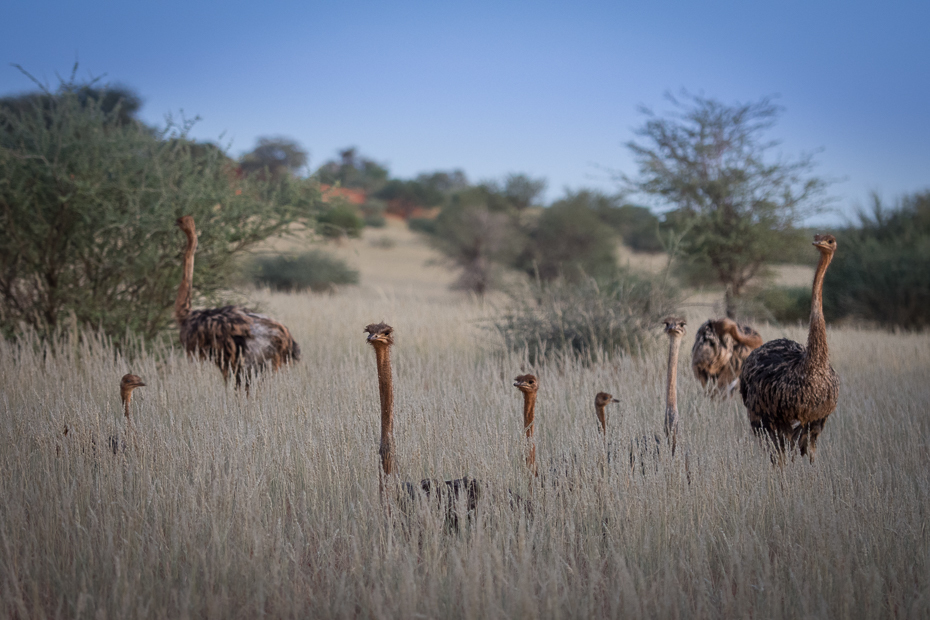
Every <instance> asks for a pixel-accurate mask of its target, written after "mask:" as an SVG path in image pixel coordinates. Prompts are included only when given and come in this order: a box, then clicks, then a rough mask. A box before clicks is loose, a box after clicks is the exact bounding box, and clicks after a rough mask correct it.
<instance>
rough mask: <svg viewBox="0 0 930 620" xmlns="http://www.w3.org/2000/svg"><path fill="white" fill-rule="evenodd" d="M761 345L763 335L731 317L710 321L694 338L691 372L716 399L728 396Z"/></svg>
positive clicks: (702, 326)
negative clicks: (744, 365)
mask: <svg viewBox="0 0 930 620" xmlns="http://www.w3.org/2000/svg"><path fill="white" fill-rule="evenodd" d="M760 346H762V336H760V335H759V332H757V331H756V330H755V329H753V328H752V327H750V326H749V325H744V324H741V323H737V322H736V321H734V320H733V319H730V318H722V319H717V320H714V319H709V320H707V321H705V322H704V324H703V325H701V326H700V327H699V328H698V330H697V334H696V335H695V337H694V346H693V347H692V348H691V369H692V370H693V371H694V376H695V377H697V380H698V381H700V382H701V386H703V387H704V388H707V389H708V390H709V391H710V392H711V393H712V394H713V395H714V396H725V397H729V396H731V395H732V393H733V391H734V390H735V389H736V388H737V386H738V385H739V374H740V371H741V370H742V367H743V362H744V361H746V358H747V357H749V354H750V353H752V352H753V350H755V349H757V348H759V347H760Z"/></svg>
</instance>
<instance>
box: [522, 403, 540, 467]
mask: <svg viewBox="0 0 930 620" xmlns="http://www.w3.org/2000/svg"><path fill="white" fill-rule="evenodd" d="M535 411H536V392H523V428H524V429H525V430H526V440H527V443H528V444H529V446H527V452H526V466H527V467H528V468H529V469H530V471H531V472H533V474H534V475H538V472H537V471H536V442H535V441H533V417H534V415H535Z"/></svg>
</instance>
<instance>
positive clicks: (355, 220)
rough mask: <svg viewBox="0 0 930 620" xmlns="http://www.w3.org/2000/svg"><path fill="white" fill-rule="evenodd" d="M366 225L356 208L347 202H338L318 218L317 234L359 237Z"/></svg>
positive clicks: (335, 236) (337, 237)
mask: <svg viewBox="0 0 930 620" xmlns="http://www.w3.org/2000/svg"><path fill="white" fill-rule="evenodd" d="M364 226H365V222H364V221H363V220H362V218H361V217H360V216H359V214H358V213H357V212H356V210H355V209H354V208H352V207H351V206H349V205H347V204H337V205H336V206H334V207H331V208H330V209H329V210H328V211H325V212H323V213H322V214H321V215H319V216H318V217H317V219H316V232H317V234H320V235H322V236H324V237H326V238H328V239H341V238H343V237H352V238H358V237H360V236H361V234H362V228H363V227H364Z"/></svg>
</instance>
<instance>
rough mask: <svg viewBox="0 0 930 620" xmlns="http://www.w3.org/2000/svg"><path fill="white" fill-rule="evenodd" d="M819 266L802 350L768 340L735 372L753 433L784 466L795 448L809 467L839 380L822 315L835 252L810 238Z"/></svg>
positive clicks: (831, 244) (832, 242) (825, 241)
mask: <svg viewBox="0 0 930 620" xmlns="http://www.w3.org/2000/svg"><path fill="white" fill-rule="evenodd" d="M813 245H814V247H816V248H817V250H818V251H819V252H820V261H819V262H818V264H817V270H816V271H815V272H814V283H813V287H812V292H811V316H810V326H809V327H808V333H807V346H806V347H805V346H804V345H802V344H800V343H797V342H795V341H793V340H789V339H787V338H779V339H778V340H771V341H769V342H767V343H765V344H764V345H762V346H761V347H759V348H758V349H756V350H755V351H753V352H752V353H751V354H750V355H749V357H748V358H747V359H746V362H745V363H744V364H743V370H742V372H741V373H740V388H739V389H740V394H741V395H742V397H743V404H745V405H746V412H747V415H748V416H749V423H750V425H751V427H752V429H753V431H754V432H755V433H756V434H757V435H759V436H761V437H765V436H766V435H767V436H768V439H769V440H770V441H771V444H772V446H773V448H774V450H775V452H774V453H773V455H772V460H773V462H776V463H780V464H781V463H784V456H785V451H786V450H789V451H793V450H794V448H795V446H797V447H798V448H799V449H800V453H801V456H805V455H807V456H809V458H810V462H811V463H813V462H814V456H815V454H816V451H817V439H818V438H819V437H820V433H821V432H822V431H823V427H824V424H825V423H826V421H827V417H829V415H830V414H831V413H833V411H834V410H835V409H836V402H837V399H838V397H839V391H840V380H839V376H838V375H837V374H836V371H835V370H834V369H833V366H831V365H830V354H829V349H828V347H827V325H826V321H825V320H824V316H823V281H824V275H825V274H826V272H827V267H829V266H830V261H831V260H833V255H834V253H835V252H836V238H835V237H834V236H833V235H828V234H821V235H815V236H814V242H813Z"/></svg>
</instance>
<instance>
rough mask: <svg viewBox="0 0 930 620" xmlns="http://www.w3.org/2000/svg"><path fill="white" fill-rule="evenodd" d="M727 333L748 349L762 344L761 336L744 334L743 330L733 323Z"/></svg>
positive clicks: (756, 347)
mask: <svg viewBox="0 0 930 620" xmlns="http://www.w3.org/2000/svg"><path fill="white" fill-rule="evenodd" d="M727 333H728V334H730V336H731V337H732V338H733V340H735V341H736V342H738V343H739V344H741V345H743V346H747V347H749V348H750V349H758V348H759V347H761V346H762V336H759V335H758V334H751V335H747V334H744V333H743V330H741V329H740V328H739V326H738V325H737V324H735V323H734V324H733V325H732V326H731V327H730V329H729V330H728V331H727Z"/></svg>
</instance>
